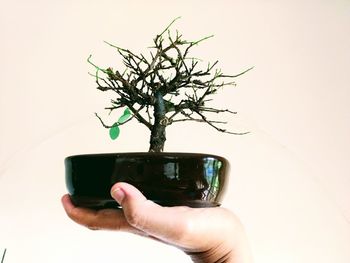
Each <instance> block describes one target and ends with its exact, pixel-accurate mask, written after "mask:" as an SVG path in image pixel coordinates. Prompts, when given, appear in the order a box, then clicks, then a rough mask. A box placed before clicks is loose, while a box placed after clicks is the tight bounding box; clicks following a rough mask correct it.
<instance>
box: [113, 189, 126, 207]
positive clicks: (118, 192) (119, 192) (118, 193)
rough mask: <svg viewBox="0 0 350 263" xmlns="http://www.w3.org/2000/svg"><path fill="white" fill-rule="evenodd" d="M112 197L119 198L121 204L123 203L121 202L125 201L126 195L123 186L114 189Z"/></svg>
mask: <svg viewBox="0 0 350 263" xmlns="http://www.w3.org/2000/svg"><path fill="white" fill-rule="evenodd" d="M111 195H112V197H113V198H114V199H115V200H117V202H118V203H119V204H121V202H122V201H123V199H124V197H125V193H124V191H123V190H122V189H121V188H116V189H114V190H113V191H112V193H111Z"/></svg>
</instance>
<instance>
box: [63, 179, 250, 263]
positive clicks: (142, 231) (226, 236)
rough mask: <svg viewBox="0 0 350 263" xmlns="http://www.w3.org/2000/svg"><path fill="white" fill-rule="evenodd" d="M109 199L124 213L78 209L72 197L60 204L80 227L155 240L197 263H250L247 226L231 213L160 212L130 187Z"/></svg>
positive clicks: (122, 187)
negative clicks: (245, 229)
mask: <svg viewBox="0 0 350 263" xmlns="http://www.w3.org/2000/svg"><path fill="white" fill-rule="evenodd" d="M111 195H112V197H113V198H114V199H115V200H116V201H117V202H118V203H119V204H120V205H121V206H122V208H123V209H122V210H117V209H102V210H97V211H96V210H92V209H87V208H81V207H76V206H74V205H73V204H72V202H71V199H70V197H69V195H64V196H63V197H62V204H63V207H64V209H65V211H66V213H67V215H68V216H69V217H70V218H71V219H72V220H73V221H75V222H76V223H78V224H81V225H83V226H86V227H88V228H90V229H94V230H98V229H106V230H117V231H127V232H131V233H135V234H138V235H142V236H147V237H151V238H154V239H157V240H159V241H162V242H164V243H167V244H170V245H173V246H176V247H178V248H180V249H182V250H183V251H184V252H185V253H187V254H188V255H189V256H190V257H191V258H192V260H193V262H208V263H212V262H229V263H250V262H252V260H251V257H250V253H249V246H248V242H247V238H246V235H245V233H244V229H243V226H242V224H241V223H240V221H239V219H238V218H237V217H236V216H235V215H234V214H233V213H232V212H230V211H229V210H227V209H224V208H221V207H216V208H189V207H183V206H177V207H162V206H160V205H157V204H155V203H154V202H152V201H150V200H147V199H146V198H145V197H144V196H143V195H142V193H141V192H140V191H138V190H137V189H136V188H135V187H133V186H132V185H130V184H127V183H117V184H115V185H114V186H113V187H112V189H111Z"/></svg>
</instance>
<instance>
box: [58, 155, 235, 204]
mask: <svg viewBox="0 0 350 263" xmlns="http://www.w3.org/2000/svg"><path fill="white" fill-rule="evenodd" d="M228 166H229V164H228V161H227V160H226V159H225V158H223V157H220V156H215V155H210V154H196V153H114V154H89V155H75V156H69V157H67V158H66V159H65V169H66V185H67V189H68V192H69V194H70V195H71V198H72V200H73V202H74V203H75V205H78V206H83V207H90V208H94V209H99V208H107V207H118V204H117V203H116V202H115V200H114V199H112V198H111V196H110V189H111V187H112V185H113V184H115V183H116V182H128V183H130V184H132V185H134V186H136V187H137V188H138V189H139V190H140V191H141V192H142V193H143V194H144V195H145V196H146V197H147V198H148V199H151V200H153V201H155V202H157V203H159V204H161V205H165V206H175V205H187V206H191V207H210V206H219V205H220V204H221V203H220V202H221V199H222V194H223V192H224V190H225V183H226V181H227V175H228V168H229V167H228Z"/></svg>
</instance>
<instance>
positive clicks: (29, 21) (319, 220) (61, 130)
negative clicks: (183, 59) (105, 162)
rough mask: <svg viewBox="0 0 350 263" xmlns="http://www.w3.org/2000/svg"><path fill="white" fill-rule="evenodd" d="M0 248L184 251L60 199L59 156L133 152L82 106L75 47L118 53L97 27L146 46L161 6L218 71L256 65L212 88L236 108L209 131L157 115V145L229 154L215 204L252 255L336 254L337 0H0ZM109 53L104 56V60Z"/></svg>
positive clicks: (342, 185)
mask: <svg viewBox="0 0 350 263" xmlns="http://www.w3.org/2000/svg"><path fill="white" fill-rule="evenodd" d="M0 3H1V8H0V32H1V40H0V76H1V78H0V207H1V212H0V253H1V250H2V249H3V248H5V247H7V249H8V253H7V257H6V261H5V262H6V263H14V262H16V263H17V262H36V263H37V262H120V260H121V259H122V260H129V262H141V261H142V262H165V261H166V262H185V261H186V262H188V259H187V257H186V256H184V255H183V254H182V252H180V251H178V250H176V249H174V248H171V247H167V246H165V245H162V244H159V243H155V242H154V241H150V240H145V239H142V238H138V237H135V236H132V235H129V234H125V233H114V232H96V231H94V232H93V231H89V230H86V229H84V228H82V227H80V226H78V225H76V224H74V223H73V222H71V221H70V220H69V219H68V218H67V217H66V215H65V214H64V212H63V209H62V208H61V205H60V196H61V195H62V194H63V193H65V191H66V190H65V185H64V167H63V159H64V157H65V156H67V155H69V154H76V153H92V152H112V151H116V152H118V151H121V152H124V151H146V150H147V149H148V148H147V147H148V145H147V144H148V134H147V131H146V129H145V128H143V127H142V126H139V125H138V124H137V123H133V124H130V125H129V126H123V129H122V134H121V136H120V138H119V139H118V141H115V142H111V141H110V140H109V139H108V136H107V133H106V130H104V129H103V128H102V127H101V126H100V125H99V123H98V120H97V119H96V118H95V117H94V115H93V113H94V112H95V111H97V112H100V113H103V107H105V106H108V103H109V97H108V96H105V95H103V94H101V93H100V92H99V91H97V90H95V84H94V80H93V78H91V77H90V76H89V75H88V74H87V72H88V71H89V70H90V71H91V70H92V69H91V67H90V66H89V65H88V64H87V62H86V58H87V57H88V55H89V54H93V58H94V60H95V61H96V63H98V64H99V65H102V66H103V65H105V66H113V65H116V66H117V65H119V64H118V63H120V62H119V61H118V57H117V56H116V54H115V51H114V50H112V49H111V48H109V47H108V46H106V45H105V44H103V40H106V41H109V42H112V43H115V44H117V45H120V46H122V47H128V48H130V49H131V50H134V51H135V52H136V53H138V52H143V51H145V48H146V47H148V46H150V45H151V41H152V38H153V37H154V36H155V35H156V34H157V33H159V32H161V31H162V30H163V29H164V27H165V26H166V25H167V24H168V23H169V22H170V21H171V20H172V19H173V18H175V17H177V16H182V19H181V20H179V21H178V22H177V23H176V25H175V28H177V29H179V30H180V32H182V33H183V35H184V37H185V38H187V39H195V40H196V39H200V38H202V37H203V36H207V35H211V34H214V35H215V38H213V39H210V40H208V41H206V42H204V43H202V44H201V45H200V46H198V48H197V49H196V51H195V53H194V54H195V55H197V56H198V57H201V58H203V59H205V61H215V60H216V59H219V62H220V63H219V64H220V67H221V68H222V69H223V71H224V72H225V73H228V74H234V73H237V72H240V71H242V70H243V69H246V68H248V67H251V66H254V70H253V71H250V72H249V73H247V74H246V75H244V76H242V77H240V78H239V79H237V83H238V86H237V87H236V88H230V89H227V90H225V91H223V93H221V94H220V95H218V96H217V98H216V99H217V101H216V102H217V105H220V106H223V107H225V108H226V107H227V108H230V109H232V110H236V111H238V112H239V115H238V116H237V117H230V116H227V117H228V118H229V121H230V123H229V125H228V128H229V129H231V130H234V131H245V130H249V131H251V133H250V134H249V135H246V136H238V137H237V136H231V135H225V134H218V133H216V132H215V131H213V130H211V129H210V128H209V127H205V126H201V125H194V124H190V125H189V126H184V125H179V126H177V127H176V126H174V127H170V128H169V130H168V140H167V143H166V150H167V151H187V152H211V153H216V154H221V155H223V156H226V157H227V158H228V159H229V160H230V161H231V165H232V171H231V181H230V188H229V191H228V193H227V195H226V198H225V201H224V206H226V207H228V208H230V209H232V210H233V211H235V213H236V214H238V216H239V217H240V218H241V219H242V221H243V223H244V224H245V226H246V229H247V232H248V235H249V238H250V241H251V245H252V250H253V254H254V257H255V259H256V262H266V263H267V262H269V263H272V262H321V263H323V262H337V263H343V262H344V263H347V262H349V260H350V228H349V222H350V202H349V200H350V193H349V190H348V189H350V167H349V156H350V139H349V138H348V137H349V134H350V106H349V104H348V103H349V99H350V91H349V83H350V77H349V76H350V72H349V71H350V51H349V47H350V2H349V1H347V0H343V1H341V0H333V1H326V0H318V1H316V0H304V1H274V0H270V1H257V0H256V1H171V2H170V1H169V2H165V1H154V0H153V1H127V2H126V1H39V0H35V1H19V0H15V1H0ZM116 66H115V67H116Z"/></svg>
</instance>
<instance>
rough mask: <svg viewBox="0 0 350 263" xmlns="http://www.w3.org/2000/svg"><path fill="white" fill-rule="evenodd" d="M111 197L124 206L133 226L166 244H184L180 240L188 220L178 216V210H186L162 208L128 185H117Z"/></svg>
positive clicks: (113, 188) (126, 216)
mask: <svg viewBox="0 0 350 263" xmlns="http://www.w3.org/2000/svg"><path fill="white" fill-rule="evenodd" d="M111 195H112V197H113V198H114V199H115V200H116V201H117V202H118V203H119V204H120V205H121V206H122V208H123V212H124V215H125V218H126V220H127V221H128V223H129V224H130V225H131V226H133V227H135V228H137V229H139V230H141V231H143V232H145V233H147V234H148V235H151V236H153V237H155V238H157V239H161V240H163V241H165V242H170V243H175V244H176V243H177V244H179V243H182V241H181V240H179V238H180V237H181V236H183V231H184V230H186V229H184V228H186V227H185V226H186V220H184V218H182V217H181V216H180V217H179V216H178V215H179V213H178V212H180V211H178V210H179V209H180V210H181V209H186V208H180V207H179V208H178V209H174V208H168V207H162V206H160V205H158V204H156V203H154V202H152V201H150V200H147V199H146V197H145V196H144V195H143V194H142V193H141V192H140V191H139V190H137V189H136V188H135V187H134V186H132V185H130V184H127V183H116V184H115V185H114V186H113V187H112V189H111ZM179 245H180V244H179Z"/></svg>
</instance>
